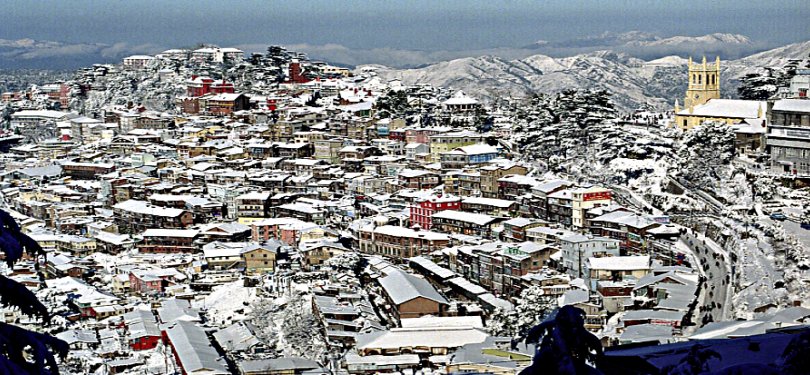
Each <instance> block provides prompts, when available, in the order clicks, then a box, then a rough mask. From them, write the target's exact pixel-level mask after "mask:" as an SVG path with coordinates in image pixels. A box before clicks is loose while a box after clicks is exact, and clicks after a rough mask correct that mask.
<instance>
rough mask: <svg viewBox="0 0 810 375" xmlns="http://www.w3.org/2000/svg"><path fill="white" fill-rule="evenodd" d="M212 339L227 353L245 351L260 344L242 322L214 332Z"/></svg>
mask: <svg viewBox="0 0 810 375" xmlns="http://www.w3.org/2000/svg"><path fill="white" fill-rule="evenodd" d="M214 339H216V340H217V343H219V345H220V346H221V347H222V348H223V349H225V351H227V352H234V351H245V350H248V349H250V348H252V347H254V346H256V345H259V344H260V343H261V341H259V339H258V338H256V336H254V335H253V332H252V331H251V329H250V328H249V327H248V325H247V324H246V323H244V322H239V323H235V324H231V325H230V326H227V327H225V328H223V329H221V330H219V331H217V332H215V333H214Z"/></svg>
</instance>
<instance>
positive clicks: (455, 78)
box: [377, 34, 810, 110]
mask: <svg viewBox="0 0 810 375" xmlns="http://www.w3.org/2000/svg"><path fill="white" fill-rule="evenodd" d="M683 38H685V37H674V38H667V39H661V40H654V41H645V43H658V44H661V43H685V42H684V41H683V40H682V39H683ZM695 38H704V39H706V43H709V42H718V43H720V42H723V41H725V42H728V43H737V44H744V43H746V42H750V41H748V39H747V38H745V37H744V36H740V35H734V34H712V35H707V36H703V37H693V38H691V39H690V40H691V42H694V41H693V40H692V39H695ZM808 53H810V42H804V43H796V44H791V45H788V46H784V47H780V48H776V49H773V50H769V51H765V52H761V53H757V54H755V55H751V56H748V57H745V58H742V59H738V60H731V61H724V62H723V63H722V69H723V71H722V73H721V77H722V78H721V79H722V82H721V87H722V90H723V96H724V97H734V96H735V95H736V87H737V84H738V83H737V79H738V78H739V77H741V76H743V75H744V74H745V73H746V72H749V71H753V70H757V69H759V68H761V67H772V66H777V67H778V66H782V65H784V63H785V62H787V61H788V59H793V58H800V57H807V56H808ZM377 67H378V70H377V74H379V75H380V76H381V77H382V78H383V79H401V80H402V81H403V82H404V83H406V84H430V85H434V86H443V87H451V88H453V89H461V90H464V91H465V92H467V93H469V94H472V95H474V96H476V97H479V98H482V99H485V100H486V99H492V98H495V97H498V96H509V95H511V96H522V95H526V94H527V93H532V92H546V93H548V92H558V91H561V90H564V89H591V88H598V89H608V90H610V91H612V92H613V93H614V99H613V100H614V101H615V102H616V104H617V106H618V107H619V108H620V109H622V110H630V109H634V108H637V107H639V106H640V105H642V104H651V105H654V106H656V107H658V108H660V109H669V108H671V106H672V105H673V104H674V101H675V99H681V97H682V96H683V93H684V91H685V89H686V59H683V58H681V57H678V56H668V57H664V58H659V59H656V60H652V61H649V62H645V61H642V60H640V59H637V58H634V57H631V56H629V55H626V54H623V53H616V52H610V51H597V52H591V53H586V54H580V55H576V56H572V57H562V58H554V57H550V56H546V55H533V56H529V57H526V58H523V59H515V60H508V59H503V58H500V57H496V56H481V57H467V58H462V59H456V60H451V61H445V62H440V63H437V64H433V65H429V66H426V67H423V68H418V69H393V68H386V67H381V66H377Z"/></svg>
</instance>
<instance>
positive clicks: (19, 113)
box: [11, 110, 70, 119]
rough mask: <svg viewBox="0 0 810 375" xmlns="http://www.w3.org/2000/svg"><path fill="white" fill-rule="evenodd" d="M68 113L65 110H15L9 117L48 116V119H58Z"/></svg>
mask: <svg viewBox="0 0 810 375" xmlns="http://www.w3.org/2000/svg"><path fill="white" fill-rule="evenodd" d="M68 115H70V113H67V112H59V111H50V110H24V111H17V112H14V113H12V114H11V118H20V117H39V118H49V119H60V118H63V117H66V116H68Z"/></svg>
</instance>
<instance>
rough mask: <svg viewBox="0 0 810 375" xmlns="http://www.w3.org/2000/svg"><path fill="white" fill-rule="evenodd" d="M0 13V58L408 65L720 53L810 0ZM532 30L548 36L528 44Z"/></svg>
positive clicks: (779, 38)
mask: <svg viewBox="0 0 810 375" xmlns="http://www.w3.org/2000/svg"><path fill="white" fill-rule="evenodd" d="M0 14H2V16H0V68H8V67H45V68H48V67H54V66H58V67H78V66H86V65H87V64H90V63H95V62H111V61H115V60H117V59H120V58H121V57H122V56H127V55H131V54H154V53H158V52H160V51H162V50H165V49H168V48H191V47H195V46H197V45H199V44H201V43H206V44H215V45H219V46H222V47H238V48H242V49H244V50H245V51H246V52H257V51H263V50H264V49H265V48H266V46H268V45H284V46H288V47H290V48H291V49H294V50H297V51H302V52H306V53H308V54H309V55H310V57H313V58H317V59H324V60H326V61H330V62H335V63H340V64H345V65H348V66H351V65H356V64H364V63H379V64H386V65H392V66H400V67H405V66H419V65H422V64H427V63H432V62H437V61H444V60H449V59H453V58H459V57H467V56H479V55H482V54H493V55H498V56H501V57H505V58H520V57H525V56H527V55H529V54H532V53H544V54H549V55H551V56H570V55H572V54H576V53H584V52H588V51H590V50H596V48H602V49H609V48H611V47H612V46H610V45H604V46H599V47H594V48H591V49H590V50H589V49H587V48H585V49H583V48H579V47H575V48H568V47H567V46H569V45H571V46H576V43H575V42H576V40H578V39H579V40H581V39H582V38H588V37H592V36H598V35H603V34H604V33H623V32H628V31H641V32H644V33H650V34H653V35H655V36H658V37H670V36H675V35H685V36H700V35H705V34H710V33H732V34H742V35H745V36H747V37H748V38H750V39H751V41H752V43H751V44H750V45H747V46H744V47H743V48H738V47H733V48H735V49H734V50H726V51H725V52H724V51H723V50H722V49H718V48H715V47H716V46H712V48H711V49H706V48H704V49H703V50H701V51H703V52H717V53H719V54H723V55H724V58H725V57H726V56H727V57H729V58H738V57H741V56H744V55H746V54H750V53H752V52H756V51H761V50H764V49H767V48H773V47H779V46H782V45H785V44H789V43H794V42H800V41H806V40H810V27H808V26H807V20H808V19H810V0H769V1H744V0H736V1H729V0H710V1H708V0H697V1H686V0H683V1H673V0H601V1H600V0H565V1H562V0H536V1H525V0H500V1H498V0H496V1H492V0H466V1H458V0H447V1H441V0H407V1H384V0H333V1H325V0H309V1H307V0H296V1H288V0H283V1H273V0H262V1H257V0H243V1H228V0H216V1H212V0H165V1H150V0H106V1H101V0H96V1H90V0H70V1H64V0H40V1H30V0H4V1H3V6H2V7H0ZM21 39H26V40H25V41H23V42H19V40H21ZM27 39H33V40H36V41H37V43H33V42H30V41H28V40H27ZM537 41H547V42H550V44H547V47H548V48H546V49H544V50H533V49H530V50H527V49H526V48H525V47H527V46H529V45H532V44H534V43H535V42H537ZM50 42H57V43H50ZM605 46H608V47H605ZM614 50H619V49H614ZM622 51H623V52H626V53H628V52H632V53H635V52H636V51H631V50H628V49H627V48H624V50H622ZM696 51H697V50H695V49H683V48H681V49H680V50H673V51H660V52H656V53H657V54H655V55H652V54H647V55H645V56H639V55H637V56H638V57H641V58H648V57H649V58H654V57H656V56H658V55H665V54H666V53H672V54H678V55H684V54H689V53H692V52H696ZM642 52H644V51H642Z"/></svg>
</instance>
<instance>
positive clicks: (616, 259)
mask: <svg viewBox="0 0 810 375" xmlns="http://www.w3.org/2000/svg"><path fill="white" fill-rule="evenodd" d="M585 268H586V269H587V271H586V272H587V274H586V275H587V277H586V280H587V281H588V286H589V287H590V288H591V290H592V291H595V290H597V283H598V282H599V281H625V280H639V279H641V278H642V277H644V275H646V274H648V273H649V272H650V268H651V264H650V256H649V255H639V256H613V257H601V258H588V260H587V262H586V264H585Z"/></svg>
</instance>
